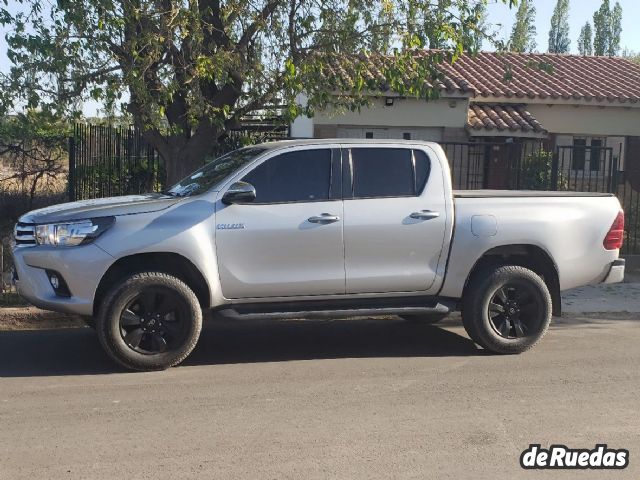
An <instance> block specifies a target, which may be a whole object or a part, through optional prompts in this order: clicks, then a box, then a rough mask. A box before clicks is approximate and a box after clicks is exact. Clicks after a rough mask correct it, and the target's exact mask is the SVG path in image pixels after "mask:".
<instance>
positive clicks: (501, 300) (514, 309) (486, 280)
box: [462, 266, 553, 354]
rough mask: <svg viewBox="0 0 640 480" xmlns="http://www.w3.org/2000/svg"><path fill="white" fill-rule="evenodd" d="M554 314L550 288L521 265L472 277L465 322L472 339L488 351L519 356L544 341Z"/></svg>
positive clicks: (496, 268)
mask: <svg viewBox="0 0 640 480" xmlns="http://www.w3.org/2000/svg"><path fill="white" fill-rule="evenodd" d="M552 311H553V308H552V301H551V295H550V293H549V289H548V288H547V285H546V284H545V283H544V280H542V278H541V277H540V276H539V275H538V274H536V273H535V272H533V271H531V270H529V269H527V268H524V267H519V266H497V267H491V268H488V269H485V270H482V271H480V272H478V273H477V274H475V275H473V277H472V278H471V280H470V282H469V285H468V286H467V288H466V289H465V294H464V298H463V302H462V322H463V325H464V328H465V330H466V331H467V334H468V335H469V337H470V338H471V339H472V340H473V341H474V342H476V343H477V344H478V345H480V346H481V347H483V348H484V349H486V350H489V351H491V352H494V353H500V354H516V353H522V352H524V351H526V350H528V349H530V348H531V347H533V346H534V345H535V344H537V343H538V342H539V341H540V340H541V339H542V337H543V336H544V334H545V333H546V332H547V329H548V328H549V324H550V323H551V315H552Z"/></svg>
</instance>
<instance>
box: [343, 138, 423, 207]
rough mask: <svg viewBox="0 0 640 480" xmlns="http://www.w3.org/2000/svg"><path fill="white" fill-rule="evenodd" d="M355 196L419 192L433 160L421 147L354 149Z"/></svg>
mask: <svg viewBox="0 0 640 480" xmlns="http://www.w3.org/2000/svg"><path fill="white" fill-rule="evenodd" d="M351 164H352V168H353V198H377V197H410V196H416V195H420V193H421V192H422V190H423V189H424V186H425V184H426V183H427V179H428V178H429V171H430V163H429V158H428V157H427V155H426V154H425V153H424V152H423V151H420V150H410V149H403V148H353V149H352V150H351Z"/></svg>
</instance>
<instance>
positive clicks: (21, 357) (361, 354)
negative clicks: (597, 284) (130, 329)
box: [0, 317, 640, 480]
mask: <svg viewBox="0 0 640 480" xmlns="http://www.w3.org/2000/svg"><path fill="white" fill-rule="evenodd" d="M639 345H640V322H638V321H633V320H622V319H618V320H608V319H605V318H602V317H600V318H590V319H587V320H579V319H575V318H573V319H563V320H561V321H559V322H556V324H555V325H554V326H553V327H552V328H551V330H550V332H549V333H548V335H547V337H546V338H545V339H544V340H543V342H542V343H541V344H540V345H539V346H538V347H537V348H536V349H535V350H533V351H531V352H528V353H526V354H523V355H520V356H494V355H488V354H486V353H485V352H483V351H481V350H477V349H476V347H475V346H474V345H473V344H472V343H471V341H469V340H468V338H467V337H466V335H465V334H464V332H463V330H462V328H461V327H460V326H459V323H458V320H457V319H456V318H453V319H451V320H447V321H446V322H445V327H444V328H439V327H433V326H420V325H413V324H409V323H405V322H402V321H399V320H360V321H357V320H341V321H333V322H330V321H323V322H321V321H306V322H304V321H287V322H248V321H247V322H241V323H240V322H239V323H235V324H234V323H216V324H209V325H208V326H207V327H206V329H205V330H204V332H203V337H202V340H201V342H200V344H199V346H198V347H197V348H196V350H195V351H194V354H193V355H192V356H191V357H190V358H189V359H188V360H187V362H186V364H185V365H184V366H182V367H179V368H174V369H172V370H169V371H166V372H158V373H124V372H122V371H120V370H118V369H115V368H114V367H113V366H112V365H111V363H110V362H109V361H108V360H107V359H106V358H105V356H104V355H103V353H102V352H101V350H100V348H99V347H98V344H97V341H96V338H95V335H94V334H93V332H92V331H91V330H89V329H72V330H57V331H31V332H0V377H2V378H0V478H2V479H11V480H13V479H18V478H27V479H35V478H71V479H88V478H98V479H102V478H118V479H122V478H149V479H156V478H161V479H162V478H167V479H176V478H206V479H216V478H220V479H235V478H237V479H247V478H260V479H264V478H292V479H294V478H295V479H300V478H305V479H306V478H344V479H358V478H364V479H372V478H374V479H377V478H385V479H386V478H420V479H424V478H454V479H464V478H487V479H488V478H491V479H499V478H505V479H507V478H508V479H513V478H549V479H551V478H554V479H555V478H562V479H565V478H580V479H583V478H588V479H600V478H633V479H637V478H638V474H639V472H640V415H638V413H639V405H640V403H639V400H638V398H639V397H638V394H639V393H640V369H638V365H639V364H640V346H639ZM530 443H541V444H543V445H549V444H551V443H564V444H566V445H568V446H571V447H575V448H593V447H594V445H595V444H596V443H608V444H609V446H610V447H615V448H627V449H629V450H630V459H631V466H630V467H629V468H628V469H627V470H625V471H619V472H615V474H613V475H607V476H603V474H602V472H597V471H579V472H557V471H556V472H524V471H522V470H521V469H520V466H519V456H520V453H521V451H522V450H524V449H525V448H526V447H527V446H528V445H529V444H530Z"/></svg>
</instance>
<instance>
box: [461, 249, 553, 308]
mask: <svg viewBox="0 0 640 480" xmlns="http://www.w3.org/2000/svg"><path fill="white" fill-rule="evenodd" d="M499 265H518V266H520V267H524V268H528V269H529V270H532V271H534V272H535V273H537V274H538V275H540V277H542V279H543V280H544V282H545V284H546V285H547V288H548V289H549V293H550V294H551V301H552V303H553V315H555V316H560V315H561V314H562V300H561V297H560V277H559V273H558V267H557V266H556V264H555V262H554V261H553V259H552V258H551V255H549V253H548V252H547V251H545V250H544V249H543V248H541V247H539V246H538V245H529V244H515V245H501V246H498V247H494V248H491V249H490V250H487V251H486V252H485V253H484V254H483V255H482V256H481V257H480V258H479V259H478V260H477V261H476V263H475V264H474V266H473V268H472V269H471V271H470V272H469V275H468V276H467V279H466V281H465V284H464V290H463V295H464V291H466V289H467V286H468V285H469V283H470V281H471V279H472V277H473V276H474V275H475V274H477V273H478V272H480V271H482V270H484V269H485V268H488V267H492V266H494V267H495V266H499Z"/></svg>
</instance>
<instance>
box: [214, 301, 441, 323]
mask: <svg viewBox="0 0 640 480" xmlns="http://www.w3.org/2000/svg"><path fill="white" fill-rule="evenodd" d="M450 311H451V309H450V308H449V307H447V306H445V305H443V304H442V303H436V304H435V305H433V306H428V307H413V306H412V307H377V308H375V307H369V308H342V309H327V310H295V311H291V310H283V311H250V310H249V311H247V310H244V309H243V311H238V310H237V309H236V308H234V307H228V308H223V309H220V310H216V311H215V312H214V315H216V316H218V317H222V318H226V319H237V320H259V319H269V318H274V319H292V318H343V317H364V316H384V315H421V314H443V315H446V314H447V313H449V312H450Z"/></svg>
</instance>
